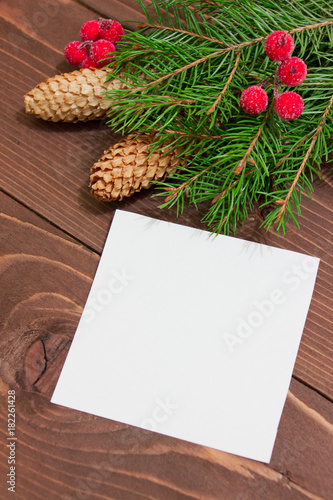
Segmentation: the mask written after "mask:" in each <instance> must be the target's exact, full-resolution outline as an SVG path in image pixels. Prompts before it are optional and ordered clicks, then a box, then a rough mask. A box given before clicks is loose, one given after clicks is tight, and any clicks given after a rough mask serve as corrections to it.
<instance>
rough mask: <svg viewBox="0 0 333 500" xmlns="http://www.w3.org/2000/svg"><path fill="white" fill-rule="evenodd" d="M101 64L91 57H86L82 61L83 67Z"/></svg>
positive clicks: (95, 66)
mask: <svg viewBox="0 0 333 500" xmlns="http://www.w3.org/2000/svg"><path fill="white" fill-rule="evenodd" d="M98 67H99V66H98V65H97V64H96V63H95V61H93V60H92V59H91V57H86V58H85V59H83V61H82V63H81V68H98Z"/></svg>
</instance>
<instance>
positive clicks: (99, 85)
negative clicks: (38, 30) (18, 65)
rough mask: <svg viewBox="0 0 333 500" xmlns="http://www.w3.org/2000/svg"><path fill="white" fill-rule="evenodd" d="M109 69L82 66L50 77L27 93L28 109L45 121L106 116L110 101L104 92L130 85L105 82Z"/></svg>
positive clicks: (78, 119) (81, 119) (26, 104)
mask: <svg viewBox="0 0 333 500" xmlns="http://www.w3.org/2000/svg"><path fill="white" fill-rule="evenodd" d="M108 71H109V70H107V69H81V70H77V71H72V72H71V73H63V74H62V75H56V76H53V77H52V78H48V79H47V80H45V81H44V82H42V83H40V84H39V85H37V87H35V88H34V89H32V90H31V91H30V92H28V93H27V94H26V95H25V96H24V103H25V110H26V112H27V113H31V114H33V115H35V116H37V117H38V118H42V119H43V120H50V121H52V122H58V121H65V122H73V123H74V122H77V121H87V120H96V119H100V118H104V117H105V116H106V114H107V111H108V108H109V106H110V104H109V103H108V102H107V100H106V99H103V94H102V93H103V92H105V91H106V90H110V89H120V88H126V87H127V86H126V85H125V84H124V83H122V82H121V81H120V80H117V79H113V80H110V81H108V82H105V79H106V76H107V74H108Z"/></svg>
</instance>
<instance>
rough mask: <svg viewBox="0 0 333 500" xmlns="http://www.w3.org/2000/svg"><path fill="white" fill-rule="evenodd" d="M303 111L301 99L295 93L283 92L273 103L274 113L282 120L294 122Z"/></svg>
mask: <svg viewBox="0 0 333 500" xmlns="http://www.w3.org/2000/svg"><path fill="white" fill-rule="evenodd" d="M303 109H304V102H303V99H302V98H301V96H300V95H299V94H297V93H296V92H291V91H289V92H283V93H282V94H280V95H279V97H278V98H277V99H276V102H275V111H276V113H277V114H278V116H279V117H280V118H282V119H283V120H287V121H290V120H296V118H298V117H299V116H301V114H302V112H303Z"/></svg>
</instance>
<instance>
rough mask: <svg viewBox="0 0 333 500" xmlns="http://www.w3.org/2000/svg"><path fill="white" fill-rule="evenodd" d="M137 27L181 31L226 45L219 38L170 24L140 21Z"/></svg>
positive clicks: (184, 33)
mask: <svg viewBox="0 0 333 500" xmlns="http://www.w3.org/2000/svg"><path fill="white" fill-rule="evenodd" d="M138 28H140V29H141V28H157V29H160V30H166V31H172V32H173V33H182V34H183V35H190V36H193V37H196V38H201V39H202V40H207V41H208V42H214V43H217V44H219V45H223V47H225V46H226V44H225V43H224V42H222V41H221V40H217V39H216V38H211V37H209V36H206V35H199V33H193V32H192V31H186V30H182V29H178V28H173V27H172V26H163V25H162V24H149V23H140V24H139V25H138Z"/></svg>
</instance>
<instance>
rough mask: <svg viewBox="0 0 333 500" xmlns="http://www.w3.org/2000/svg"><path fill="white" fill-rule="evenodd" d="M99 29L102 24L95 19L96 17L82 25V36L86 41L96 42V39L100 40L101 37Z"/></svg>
mask: <svg viewBox="0 0 333 500" xmlns="http://www.w3.org/2000/svg"><path fill="white" fill-rule="evenodd" d="M99 30H100V24H99V22H98V21H95V20H94V19H93V20H91V21H87V22H85V23H83V24H82V26H81V29H80V37H81V38H82V40H83V41H84V42H85V41H90V42H95V40H98V38H99Z"/></svg>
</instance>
